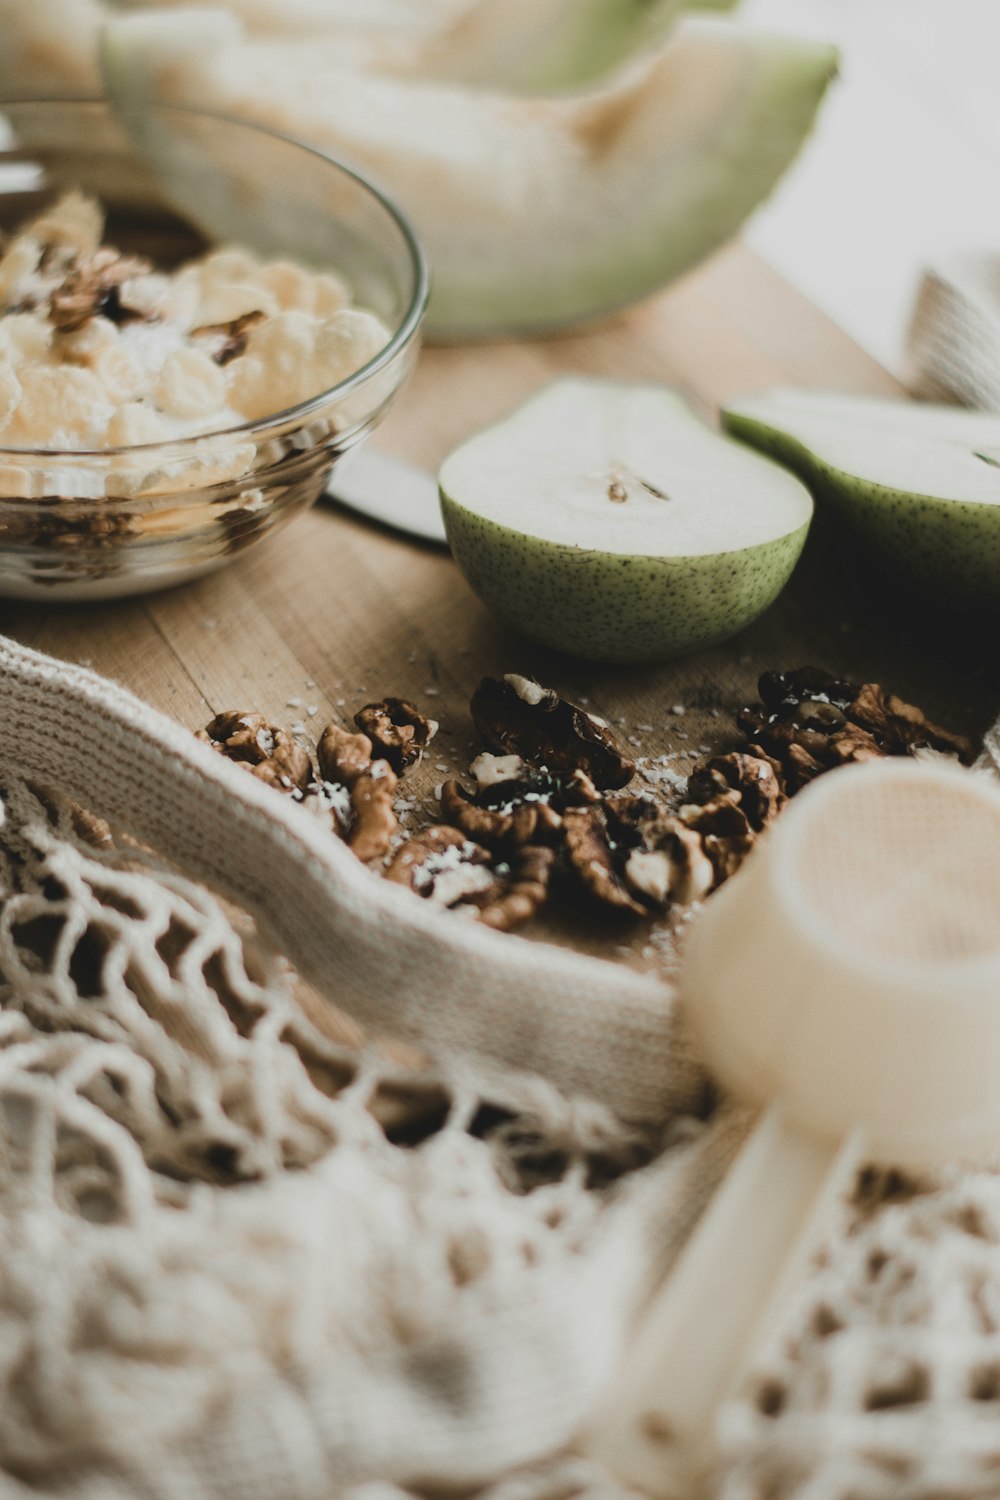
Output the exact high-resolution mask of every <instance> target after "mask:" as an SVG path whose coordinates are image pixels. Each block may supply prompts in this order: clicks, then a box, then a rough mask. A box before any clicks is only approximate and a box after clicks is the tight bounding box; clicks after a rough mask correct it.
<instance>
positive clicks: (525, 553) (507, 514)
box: [439, 379, 812, 661]
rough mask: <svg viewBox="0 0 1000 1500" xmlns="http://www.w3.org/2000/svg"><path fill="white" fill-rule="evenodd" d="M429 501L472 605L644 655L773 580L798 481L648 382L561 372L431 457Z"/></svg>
mask: <svg viewBox="0 0 1000 1500" xmlns="http://www.w3.org/2000/svg"><path fill="white" fill-rule="evenodd" d="M439 483H440V488H441V511H442V516H443V518H444V523H445V530H446V532H447V535H448V541H449V543H450V545H451V549H452V552H453V554H454V557H455V561H456V562H457V563H458V566H459V567H460V569H461V570H462V572H463V573H464V574H465V577H466V579H467V580H468V582H469V583H470V584H471V586H472V587H473V589H475V591H476V593H478V594H479V596H480V598H481V599H482V600H483V602H484V603H485V604H486V605H487V606H488V607H489V608H490V609H492V610H494V611H495V613H496V614H498V615H500V616H501V618H503V619H505V620H506V621H508V623H509V624H511V625H513V626H515V627H516V628H517V629H519V630H522V631H523V632H524V633H525V634H526V635H529V636H533V637H534V638H536V639H537V640H540V641H543V642H544V643H545V644H546V645H548V646H554V647H556V648H557V649H559V650H562V651H568V652H571V653H572V654H574V655H576V656H583V657H587V658H589V659H591V660H598V661H644V660H655V659H657V658H662V657H667V656H674V655H677V654H679V653H680V652H683V651H691V650H694V649H695V648H696V647H699V646H704V645H708V644H710V643H711V642H713V641H719V640H724V639H726V638H727V637H728V636H731V635H734V634H735V633H736V632H737V631H738V630H741V629H742V628H743V626H745V625H747V624H749V623H750V621H751V620H753V619H755V618H756V616H757V615H759V614H760V612H761V611H762V610H763V609H765V608H766V606H767V605H768V604H770V603H771V601H772V600H773V599H774V598H775V597H776V596H777V594H778V593H779V592H780V590H781V588H782V587H783V586H784V584H785V582H786V581H787V579H788V577H789V575H790V573H791V571H792V569H793V567H794V566H795V563H796V560H797V559H798V556H799V553H800V552H801V550H802V546H803V544H804V542H805V537H806V532H807V530H808V528H809V522H810V519H811V516H812V501H811V500H810V498H809V492H808V490H807V489H806V488H805V486H804V485H802V484H800V483H799V481H798V480H797V479H794V478H793V477H792V475H790V474H789V473H788V472H787V471H786V470H784V469H782V468H781V467H780V466H779V465H778V464H775V463H771V462H770V461H769V460H767V459H763V458H759V457H758V455H757V454H754V453H752V452H751V450H750V449H748V448H744V447H742V446H741V445H740V444H738V443H734V442H732V441H730V440H729V439H727V438H726V437H724V436H722V434H721V433H719V432H718V431H715V430H713V429H711V428H709V427H707V426H705V425H704V423H702V422H701V421H699V420H698V418H697V417H695V416H694V414H693V413H692V412H691V411H690V410H689V409H688V407H687V406H686V405H685V404H684V402H683V401H682V400H681V399H680V398H679V397H678V396H676V395H675V394H674V393H673V392H672V391H670V390H668V389H667V388H665V387H663V386H655V385H627V384H617V383H615V382H613V381H602V380H581V379H565V380H558V381H556V382H554V383H553V384H552V385H550V386H547V387H546V388H545V389H544V390H543V391H542V392H541V393H540V394H539V395H537V396H535V397H533V398H532V400H530V401H529V402H528V403H527V405H526V406H523V407H522V408H521V409H520V410H519V411H517V412H515V413H514V414H513V415H512V416H510V417H508V418H507V419H506V420H505V421H503V422H500V423H499V424H498V425H497V426H495V427H491V428H488V429H487V430H486V431H484V432H481V433H479V434H478V435H476V436H475V437H472V438H470V439H469V440H468V441H467V442H465V443H463V444H462V446H461V447H460V448H458V449H456V450H455V451H454V452H453V453H452V454H451V455H450V456H449V457H448V458H447V459H446V460H445V462H444V464H443V466H442V468H441V472H440V475H439Z"/></svg>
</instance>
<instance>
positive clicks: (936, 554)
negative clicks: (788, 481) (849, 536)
mask: <svg viewBox="0 0 1000 1500" xmlns="http://www.w3.org/2000/svg"><path fill="white" fill-rule="evenodd" d="M723 422H724V424H725V426H726V428H727V430H728V431H729V432H731V433H732V434H733V435H734V436H735V437H739V438H742V439H743V440H744V442H747V443H750V444H752V445H753V446H754V447H755V448H759V449H760V450H761V451H762V452H764V453H768V454H771V455H772V456H773V457H775V458H777V459H779V460H780V461H781V462H782V463H784V464H787V466H788V467H789V468H790V469H792V470H793V471H794V472H795V473H796V474H799V475H801V477H802V478H803V479H804V480H805V481H806V483H807V484H808V485H809V486H810V488H811V489H812V490H813V492H814V494H815V495H816V497H817V498H818V499H819V500H821V501H823V502H825V503H827V504H828V505H829V506H830V508H831V509H832V510H834V511H836V512H837V513H838V514H839V515H840V516H842V517H843V519H844V520H845V521H846V522H847V523H848V524H849V526H850V527H851V529H852V531H853V532H854V534H855V535H856V537H857V538H858V540H859V541H860V542H861V543H862V544H863V545H864V546H865V548H866V549H867V550H869V551H870V553H871V554H872V555H873V556H874V557H875V558H876V559H877V560H878V561H880V562H881V563H882V564H883V565H884V566H885V567H887V568H890V569H892V570H893V571H894V572H896V573H898V574H899V575H900V577H901V578H902V579H903V580H904V581H905V582H908V583H909V584H910V585H911V586H913V587H915V588H917V589H919V590H920V592H921V593H922V594H923V595H925V596H927V597H929V598H931V599H941V600H944V601H946V602H948V603H958V604H964V605H968V606H971V607H983V606H985V607H989V608H996V607H998V606H1000V416H996V415H990V414H988V413H984V412H971V411H963V410H961V409H960V408H958V407H953V406H931V405H924V404H922V403H919V402H914V401H886V400H876V399H871V398H866V397H863V396H831V395H825V394H823V393H820V392H812V391H774V392H772V393H771V394H769V395H766V396H762V397H759V398H757V399H754V400H749V401H741V402H737V403H734V404H733V405H731V406H729V407H727V408H726V410H725V411H724V413H723Z"/></svg>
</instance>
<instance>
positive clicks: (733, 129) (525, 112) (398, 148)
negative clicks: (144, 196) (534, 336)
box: [103, 9, 836, 337]
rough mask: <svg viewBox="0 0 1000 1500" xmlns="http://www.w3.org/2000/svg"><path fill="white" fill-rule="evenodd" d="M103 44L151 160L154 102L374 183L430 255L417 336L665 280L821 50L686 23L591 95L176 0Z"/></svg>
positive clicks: (788, 117) (799, 134) (491, 325)
mask: <svg viewBox="0 0 1000 1500" xmlns="http://www.w3.org/2000/svg"><path fill="white" fill-rule="evenodd" d="M181 17H182V18H183V19H181ZM103 51H104V76H105V81H106V86H107V89H108V92H109V94H110V96H111V98H112V99H113V100H114V101H115V103H116V104H117V106H118V108H119V111H120V113H121V114H122V116H123V118H124V119H125V120H126V121H127V122H128V123H129V124H130V127H131V128H132V130H133V133H135V134H136V135H137V136H138V137H139V138H140V139H143V138H145V142H146V144H147V146H148V147H149V149H150V150H158V151H159V153H160V158H161V162H162V166H163V169H164V170H167V171H169V161H168V158H169V156H170V152H169V149H168V148H167V146H166V145H165V143H163V142H162V141H160V142H159V143H157V142H156V141H154V140H153V139H152V137H153V132H152V131H150V130H149V129H148V128H146V127H148V123H149V120H148V106H149V104H150V102H154V101H166V102H170V103H173V102H179V103H198V104H201V105H203V106H204V105H208V106H210V107H212V108H214V109H216V110H219V111H220V112H222V113H226V114H234V115H239V116H244V117H249V118H251V119H254V120H257V121H259V122H261V123H263V124H265V125H269V126H271V127H273V128H275V129H278V130H280V131H284V132H286V133H288V134H290V135H293V136H297V137H299V138H301V139H304V140H307V141H309V142H311V143H312V144H314V145H316V146H319V147H325V148H328V149H330V150H331V151H334V152H336V153H338V154H340V155H343V156H345V157H346V158H348V159H349V160H350V161H352V162H354V163H355V164H357V165H359V166H360V167H362V168H363V169H364V170H366V171H367V172H369V173H370V174H371V175H372V176H373V177H374V178H375V179H376V180H377V181H380V182H381V183H382V184H383V185H384V186H385V187H386V188H388V189H389V191H390V192H391V193H392V194H393V195H394V196H395V197H396V198H397V200H398V201H399V202H400V203H401V204H402V205H403V207H404V208H405V209H407V210H408V211H409V213H410V216H411V217H412V219H413V220H414V222H415V224H416V226H417V229H418V230H419V232H420V234H421V236H422V238H423V240H424V243H425V245H426V247H427V249H428V251H429V253H430V258H431V262H432V268H433V272H434V279H435V291H434V296H433V299H432V304H431V313H430V318H429V329H430V331H432V332H433V333H435V334H437V335H439V336H445V337H469V336H477V337H482V336H489V335H492V334H497V333H501V332H502V333H510V332H512V331H523V332H528V331H537V330H540V329H549V328H557V327H560V326H563V325H565V324H567V323H574V322H579V321H581V320H585V319H590V318H594V317H597V316H599V315H601V314H603V313H606V312H608V311H610V310H612V309H614V308H617V307H620V306H623V305H625V304H627V303H629V302H632V301H635V300H636V299H637V298H640V297H642V296H645V295H646V294H648V293H650V292H652V291H654V290H656V289H657V288H658V287H661V286H663V285H664V284H665V283H666V282H668V281H669V280H671V279H672V278H673V277H675V276H677V275H679V274H680V273H681V272H682V271H684V270H686V269H687V268H688V267H689V266H691V265H693V264H694V263H695V262H696V261H698V260H699V259H701V257H702V256H704V255H705V254H707V253H708V251H710V250H712V249H714V248H716V246H718V245H720V244H722V243H723V242H724V241H725V240H727V239H728V238H729V237H730V235H731V234H732V233H733V232H734V231H735V230H736V229H737V227H738V226H739V224H740V223H741V222H742V221H743V219H744V218H745V217H746V216H747V214H749V213H750V211H751V210H752V209H753V208H754V207H755V206H756V205H757V203H758V202H759V201H760V199H761V198H762V197H764V196H765V195H766V194H767V193H768V192H769V191H770V189H771V188H772V187H773V185H774V183H775V182H776V181H777V179H778V177H780V175H781V173H782V172H783V171H784V169H785V167H786V166H787V165H788V163H789V162H790V161H791V160H792V158H793V157H794V155H795V153H796V151H797V149H798V147H799V145H800V144H801V142H802V140H803V138H804V136H805V134H806V133H807V131H808V129H809V126H810V125H811V123H812V120H813V117H814V115H815V112H816V109H817V107H818V104H819V101H820V99H821V97H822V95H823V93H824V91H825V89H826V86H827V84H828V82H829V80H830V77H831V76H832V74H833V71H834V66H835V60H836V53H835V51H834V50H833V49H832V48H830V47H828V46H825V45H820V44H817V43H815V42H812V41H807V40H798V39H793V38H788V37H783V36H775V35H771V34H768V33H763V32H755V31H752V30H748V29H746V28H743V27H740V26H737V25H735V24H733V23H730V22H725V21H719V20H714V19H713V20H708V19H703V18H700V17H699V18H696V19H686V20H684V21H682V23H681V24H680V26H679V27H678V30H677V33H676V36H675V39H674V40H673V41H671V42H670V43H669V44H668V45H667V46H666V47H665V48H664V49H663V51H662V52H660V53H658V54H656V55H655V56H654V57H653V58H651V59H650V60H649V62H647V63H646V64H644V65H642V66H641V67H639V68H637V69H634V70H630V71H628V72H627V73H626V75H625V76H624V77H622V78H621V79H619V80H618V81H616V82H615V83H614V84H613V85H611V86H609V87H607V88H604V89H601V90H598V91H595V92H593V93H586V94H582V95H578V96H573V97H570V98H564V99H524V98H512V97H510V96H508V95H498V94H492V93H489V92H481V91H475V90H470V89H463V88H460V87H457V86H449V85H444V84H432V83H425V82H415V81H411V80H406V81H403V80H399V79H393V78H387V77H382V76H375V75H372V74H363V73H358V72H355V71H352V70H342V71H340V72H337V71H334V70H332V69H327V68H320V67H317V65H316V53H315V48H313V47H312V46H310V44H309V43H307V42H302V41H292V42H284V41H281V40H279V39H257V40H255V39H254V38H249V37H247V36H246V35H245V33H244V32H243V31H242V29H241V28H240V26H239V24H238V22H237V21H236V20H235V18H234V17H233V16H231V15H229V14H227V13H225V12H215V11H209V10H194V9H189V10H186V11H183V12H179V11H176V10H173V11H169V12H163V13H158V12H152V11H151V12H147V13H145V14H142V13H140V14H136V15H129V16H122V17H120V18H118V19H116V20H114V21H112V22H111V23H110V24H109V25H108V26H107V28H106V30H105V34H104V49H103ZM189 206H190V207H192V208H194V207H195V205H189ZM197 207H198V210H199V215H200V217H202V219H203V220H204V219H205V216H206V214H208V213H211V212H212V204H210V203H205V204H202V205H198V206H197ZM213 227H214V228H215V229H216V231H218V230H220V229H224V227H225V226H224V225H220V224H219V223H218V220H216V222H215V224H214V225H213Z"/></svg>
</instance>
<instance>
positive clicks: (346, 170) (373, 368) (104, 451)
mask: <svg viewBox="0 0 1000 1500" xmlns="http://www.w3.org/2000/svg"><path fill="white" fill-rule="evenodd" d="M82 107H89V108H92V109H93V108H96V109H99V110H103V111H104V112H105V113H106V114H108V115H111V116H112V117H113V118H114V117H115V116H114V109H113V107H112V105H111V104H110V103H109V101H108V100H107V99H102V98H100V97H96V96H94V95H80V96H77V97H63V98H59V99H47V98H39V99H0V114H7V113H8V112H9V113H10V114H11V115H12V116H13V117H14V120H15V124H16V115H17V111H18V110H19V109H52V110H60V111H62V110H68V109H80V108H82ZM153 107H154V109H156V110H158V111H159V112H161V113H163V114H178V115H188V116H192V117H193V118H195V119H200V120H214V121H217V122H218V123H219V124H221V125H236V126H238V127H239V128H240V129H241V130H252V131H254V132H255V133H256V134H258V135H262V136H268V137H270V139H271V140H276V141H284V142H285V143H286V144H287V145H289V146H295V147H297V148H298V149H299V150H302V151H307V152H308V153H309V155H310V156H315V157H317V158H318V159H319V160H320V161H324V162H327V163H329V165H330V166H331V167H333V168H335V169H336V170H337V171H338V172H341V173H343V175H344V176H345V177H350V178H351V179H352V180H353V181H354V182H356V183H357V184H358V186H359V187H361V188H362V189H363V190H364V191H365V192H367V193H368V194H369V195H370V196H371V197H372V198H374V199H375V200H376V202H377V203H379V204H380V206H381V207H382V208H383V209H384V210H385V211H386V213H388V215H389V217H390V218H391V219H392V220H393V221H394V222H395V224H396V227H397V228H398V229H399V231H400V233H401V234H402V237H403V243H404V245H405V247H406V250H407V252H408V254H409V257H410V265H411V269H412V271H413V282H414V286H413V296H412V297H411V298H410V303H409V306H408V307H407V309H406V311H405V313H404V314H403V318H402V321H401V322H400V324H399V327H398V328H397V329H396V330H395V332H394V333H393V335H392V337H391V338H390V340H389V342H388V343H387V344H386V346H385V348H384V349H380V350H379V352H378V354H376V355H375V357H374V359H370V360H369V361H368V363H367V364H366V365H362V366H361V368H360V369H359V370H355V371H354V373H353V374H352V375H348V376H347V377H346V379H344V380H341V381H338V383H337V384H336V385H332V386H329V387H327V389H326V390H324V391H320V392H319V393H318V394H317V395H315V396H310V397H309V399H308V401H300V402H298V404H297V405H295V406H289V407H286V408H285V409H284V410H283V411H277V412H273V413H270V414H269V415H268V416H266V417H256V418H254V420H253V421H250V422H241V423H240V424H239V425H238V426H235V427H219V428H212V429H211V430H210V431H208V432H198V433H193V434H191V435H190V436H188V437H181V438H172V439H167V440H166V441H162V440H161V441H159V442H154V443H131V444H129V445H127V446H126V447H121V448H10V447H5V446H4V445H3V444H0V459H4V458H8V457H9V458H10V460H11V461H12V462H13V461H16V460H18V459H20V460H22V461H23V460H24V459H26V458H33V459H40V460H44V461H47V462H48V463H52V462H54V461H55V462H59V463H62V464H67V463H72V462H73V461H74V460H77V461H78V460H80V459H97V460H105V459H113V458H121V457H123V456H126V455H129V454H133V453H135V454H142V453H147V454H151V453H168V454H169V455H170V456H171V457H174V456H175V455H176V456H177V457H182V456H183V455H184V454H185V453H189V452H191V451H193V450H194V449H196V448H197V447H198V446H199V445H202V446H204V444H206V443H211V442H214V441H215V440H216V439H217V438H232V439H240V438H243V439H245V440H250V439H253V438H255V437H260V436H262V435H265V434H267V433H268V432H269V431H270V430H271V429H273V428H277V427H284V426H286V425H288V424H289V423H297V422H299V421H301V420H302V419H303V418H308V417H310V416H311V415H313V414H314V413H315V412H318V411H322V410H323V409H324V408H325V407H327V406H329V405H330V404H331V403H333V402H336V401H339V400H340V399H341V398H342V397H343V396H346V395H348V394H349V393H350V392H352V391H355V390H357V389H358V387H359V386H361V385H364V384H365V383H366V382H367V381H368V380H370V379H371V378H372V377H373V376H375V375H377V374H378V373H379V372H380V371H381V370H383V369H384V368H385V367H386V366H387V365H389V364H391V363H392V361H393V360H394V359H395V357H396V356H397V355H398V354H400V353H401V352H402V351H403V350H404V349H405V348H406V347H407V345H408V344H409V343H410V342H411V341H412V339H413V337H414V335H415V334H416V332H417V330H418V329H419V327H420V323H421V321H422V319H423V316H424V312H425V310H426V308H427V299H428V297H429V295H430V271H429V268H428V264H427V257H426V255H425V254H424V250H423V247H422V245H421V243H420V240H419V239H418V237H417V234H416V231H415V230H414V228H413V225H412V224H411V223H410V220H409V219H408V217H407V216H406V214H405V213H404V212H403V210H402V209H401V208H400V207H399V206H398V205H397V204H396V202H395V201H394V199H393V198H391V197H390V195H389V194H388V193H386V192H385V191H384V190H383V189H382V188H380V187H379V186H378V185H377V184H376V183H374V182H373V181H372V180H371V178H369V177H367V176H366V175H365V174H364V173H363V172H360V171H358V170H357V168H355V167H351V166H348V164H347V163H346V162H344V161H341V160H340V158H339V157H337V156H334V155H333V153H332V152H330V151H324V150H323V149H322V148H320V147H319V146H312V145H310V144H309V143H308V142H307V141H303V140H301V139H300V138H299V137H298V136H294V135H286V134H285V133H284V132H283V131H280V130H272V129H271V128H270V126H268V125H258V124H256V123H255V122H254V121H253V120H243V119H240V117H239V116H238V115H228V114H222V113H221V112H219V111H218V110H210V109H198V108H196V107H195V106H194V105H187V104H157V105H154V106H153ZM122 130H123V131H124V132H125V134H126V135H127V133H128V132H127V130H126V129H125V126H124V125H123V126H122Z"/></svg>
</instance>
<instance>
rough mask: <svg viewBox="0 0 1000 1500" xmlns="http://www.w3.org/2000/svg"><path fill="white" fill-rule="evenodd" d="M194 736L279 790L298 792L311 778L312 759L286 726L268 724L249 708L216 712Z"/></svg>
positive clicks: (261, 716)
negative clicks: (208, 722) (283, 727)
mask: <svg viewBox="0 0 1000 1500" xmlns="http://www.w3.org/2000/svg"><path fill="white" fill-rule="evenodd" d="M195 739H198V740H201V742H202V743H203V744H205V745H211V747H212V749H213V750H217V751H218V752H219V754H220V755H224V756H225V757H226V759H227V760H232V761H235V762H236V764H237V765H241V766H243V767H244V769H245V770H247V771H249V772H250V774H251V775H252V776H256V777H257V778H258V779H259V780H260V781H263V782H265V783H266V784H267V785H268V786H273V787H275V788H277V790H278V791H279V792H302V791H304V790H305V788H306V787H307V786H308V785H309V783H310V782H311V781H312V779H313V772H312V761H311V760H310V758H309V755H308V753H307V752H306V751H305V750H303V748H302V746H301V745H299V744H297V743H296V741H295V740H294V739H293V738H292V736H291V735H290V734H289V733H288V731H287V729H282V728H281V727H280V725H278V724H270V723H268V721H267V719H265V718H264V715H263V714H259V713H256V712H255V711H253V710H252V709H251V710H243V711H241V710H239V709H230V710H228V711H227V712H225V713H221V714H216V716H215V718H214V719H213V720H212V721H211V723H210V724H206V725H205V728H204V729H199V730H198V731H197V733H196V734H195Z"/></svg>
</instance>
